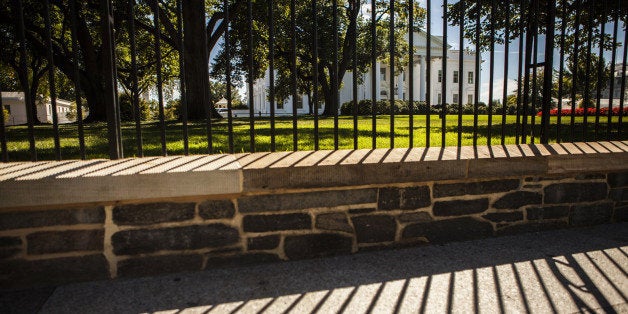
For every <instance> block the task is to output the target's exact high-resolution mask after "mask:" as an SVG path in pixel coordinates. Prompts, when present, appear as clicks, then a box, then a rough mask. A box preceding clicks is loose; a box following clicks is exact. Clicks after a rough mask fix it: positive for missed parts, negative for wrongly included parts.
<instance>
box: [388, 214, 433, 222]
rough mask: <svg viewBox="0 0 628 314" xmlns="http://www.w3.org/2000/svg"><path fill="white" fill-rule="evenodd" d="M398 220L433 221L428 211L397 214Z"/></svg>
mask: <svg viewBox="0 0 628 314" xmlns="http://www.w3.org/2000/svg"><path fill="white" fill-rule="evenodd" d="M397 220H399V222H401V223H406V222H427V221H432V220H433V219H432V216H430V214H429V213H426V212H418V213H404V214H400V215H398V216H397Z"/></svg>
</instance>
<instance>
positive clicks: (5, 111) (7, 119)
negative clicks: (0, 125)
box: [2, 108, 11, 123]
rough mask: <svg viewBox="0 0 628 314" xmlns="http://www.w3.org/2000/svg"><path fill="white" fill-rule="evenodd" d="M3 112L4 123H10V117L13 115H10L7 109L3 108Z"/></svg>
mask: <svg viewBox="0 0 628 314" xmlns="http://www.w3.org/2000/svg"><path fill="white" fill-rule="evenodd" d="M2 112H3V113H4V123H7V122H9V116H10V115H11V114H10V113H9V110H7V109H6V108H2Z"/></svg>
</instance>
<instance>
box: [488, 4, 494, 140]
mask: <svg viewBox="0 0 628 314" xmlns="http://www.w3.org/2000/svg"><path fill="white" fill-rule="evenodd" d="M489 32H490V35H489V36H490V37H491V38H490V44H489V45H490V46H489V50H490V51H489V55H490V57H489V58H490V59H491V61H490V63H489V76H488V122H487V123H488V125H487V130H486V144H487V145H491V142H492V127H493V96H494V95H493V85H494V83H495V0H491V23H490V27H489Z"/></svg>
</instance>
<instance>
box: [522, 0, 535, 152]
mask: <svg viewBox="0 0 628 314" xmlns="http://www.w3.org/2000/svg"><path fill="white" fill-rule="evenodd" d="M533 1H535V0H533ZM531 7H532V3H530V8H529V10H528V14H529V15H528V22H527V26H528V31H527V33H526V44H525V61H524V72H525V74H524V77H523V113H522V122H521V143H523V144H526V143H527V132H526V127H527V125H528V102H529V100H530V63H531V62H532V45H533V40H534V34H532V31H531V21H530V19H532V17H531V16H530V15H531V13H532V8H531ZM522 10H523V8H522Z"/></svg>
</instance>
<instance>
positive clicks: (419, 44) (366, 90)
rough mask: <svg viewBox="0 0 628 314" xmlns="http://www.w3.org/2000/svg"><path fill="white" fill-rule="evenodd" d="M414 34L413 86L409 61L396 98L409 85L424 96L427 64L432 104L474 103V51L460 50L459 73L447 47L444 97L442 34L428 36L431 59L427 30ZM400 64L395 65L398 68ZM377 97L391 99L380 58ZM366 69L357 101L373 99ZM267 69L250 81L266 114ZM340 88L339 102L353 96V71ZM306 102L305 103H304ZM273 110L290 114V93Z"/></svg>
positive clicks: (405, 95) (404, 96) (300, 103)
mask: <svg viewBox="0 0 628 314" xmlns="http://www.w3.org/2000/svg"><path fill="white" fill-rule="evenodd" d="M413 36H414V58H413V62H412V64H413V69H412V70H413V71H414V80H413V83H414V84H413V86H410V80H409V69H408V64H407V63H406V64H404V65H403V72H402V73H401V74H399V75H398V76H396V77H394V78H393V80H394V86H395V88H394V90H393V91H392V94H394V97H395V99H400V100H409V98H410V93H409V91H410V88H412V90H413V94H414V100H415V101H426V97H427V79H426V77H427V76H426V75H427V67H428V66H429V67H430V69H431V70H430V71H431V81H430V89H431V101H430V104H431V105H437V104H440V103H442V102H446V103H448V104H457V103H458V102H460V101H462V102H463V103H464V104H467V103H473V100H474V96H475V95H474V93H475V84H476V80H477V79H479V75H476V73H475V51H470V50H463V51H462V53H463V73H459V60H460V50H452V49H451V46H449V45H448V47H449V49H447V51H446V58H447V59H446V60H447V75H446V79H447V84H446V85H447V86H446V88H447V90H446V92H445V95H446V98H443V90H442V86H443V75H442V74H443V73H442V62H443V61H442V60H443V39H442V37H441V36H433V35H432V36H431V43H430V45H431V51H430V54H431V56H430V57H431V60H429V61H428V60H427V34H426V33H425V32H423V31H419V32H415V33H414V34H413ZM399 66H400V65H396V67H397V68H398V67H399ZM375 68H376V70H375V71H376V73H377V75H376V82H375V86H376V94H375V96H376V99H377V100H386V99H390V97H391V91H390V80H391V77H390V68H389V66H388V64H387V60H380V61H379V62H377V64H376V67H375ZM371 71H372V70H369V71H368V72H367V73H364V74H361V76H362V77H361V80H359V81H361V82H362V83H360V85H358V101H359V100H363V99H372V96H371V92H372V88H371V84H372V83H371V81H372V75H371ZM269 75H270V72H269V70H268V69H267V70H266V74H265V76H264V78H261V79H258V80H256V81H255V83H254V85H253V99H254V101H253V103H254V106H255V107H254V108H255V112H256V113H261V114H263V115H267V114H268V113H269V112H270V102H269V99H268V92H269V86H270V79H269ZM459 84H462V95H459ZM341 86H342V87H341V89H340V91H339V98H340V104H343V103H345V102H348V101H351V100H353V73H352V72H351V71H348V72H347V73H346V74H345V75H344V78H343V81H342V85H341ZM321 101H322V100H321ZM307 103H308V98H307V95H302V96H301V97H299V99H298V100H297V103H296V106H297V113H299V114H306V113H308V107H307ZM304 104H305V105H304ZM275 113H276V114H277V115H286V114H292V97H288V98H287V99H285V100H284V101H283V102H279V103H276V104H275Z"/></svg>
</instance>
